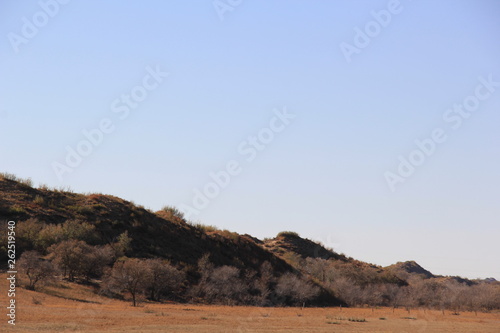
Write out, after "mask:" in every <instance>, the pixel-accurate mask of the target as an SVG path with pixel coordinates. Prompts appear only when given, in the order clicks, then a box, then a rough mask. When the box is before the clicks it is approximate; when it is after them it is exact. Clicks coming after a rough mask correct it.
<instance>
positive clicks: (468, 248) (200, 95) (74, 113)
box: [0, 0, 500, 280]
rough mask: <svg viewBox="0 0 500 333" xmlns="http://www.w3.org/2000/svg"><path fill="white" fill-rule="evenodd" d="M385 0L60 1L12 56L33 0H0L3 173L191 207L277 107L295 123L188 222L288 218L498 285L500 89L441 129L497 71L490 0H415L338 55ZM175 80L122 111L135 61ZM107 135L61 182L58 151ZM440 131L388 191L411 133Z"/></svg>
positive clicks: (348, 248)
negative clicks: (356, 49)
mask: <svg viewBox="0 0 500 333" xmlns="http://www.w3.org/2000/svg"><path fill="white" fill-rule="evenodd" d="M388 2H389V1H317V2H312V1H305V0H303V1H266V2H263V1H262V2H252V1H243V2H242V3H241V5H239V6H237V7H236V8H234V10H233V11H231V12H226V13H225V15H224V20H223V21H221V20H220V19H219V17H218V15H217V12H216V10H215V9H214V7H213V5H212V2H211V1H142V2H139V1H118V0H115V1H106V2H102V1H71V2H69V3H68V4H66V5H62V6H61V8H60V9H59V12H58V13H57V14H56V15H55V16H54V17H53V18H50V20H49V22H48V24H47V25H46V26H44V27H42V28H40V31H39V32H38V34H37V35H36V36H35V37H34V38H32V39H30V40H29V42H28V43H27V44H25V45H20V46H19V52H18V53H15V52H14V50H13V48H12V46H11V43H10V42H9V38H8V35H9V33H11V32H13V33H16V34H20V33H21V28H22V25H23V21H22V18H23V17H26V18H28V19H31V18H32V16H33V15H34V14H35V13H37V12H39V11H40V10H41V7H40V5H39V4H38V2H37V1H22V2H18V1H13V0H3V1H1V2H0V35H1V37H2V38H1V39H0V55H1V58H0V59H1V62H0V77H1V80H0V140H1V145H0V171H4V172H11V173H15V174H17V175H18V176H21V177H31V178H32V179H33V180H34V181H35V183H37V184H38V183H45V184H48V185H50V186H61V185H62V186H70V187H71V188H72V189H73V190H74V191H77V192H103V193H107V194H113V195H116V196H119V197H122V198H124V199H127V200H133V201H134V202H136V203H138V204H142V205H144V206H146V207H149V208H151V209H153V210H158V209H160V208H161V207H162V206H163V205H165V204H170V205H180V204H182V203H184V204H190V203H191V200H192V198H193V189H195V188H202V187H203V186H204V185H205V184H206V183H207V182H209V181H210V178H209V173H210V172H211V171H217V170H221V169H222V168H223V167H224V166H225V164H226V163H227V162H228V161H229V160H232V159H235V160H238V161H244V159H243V158H242V157H241V156H240V155H239V154H238V152H237V147H238V145H239V144H240V143H241V142H242V141H243V140H245V139H246V138H247V136H249V135H254V134H256V133H258V132H259V130H261V129H262V128H263V127H265V126H267V124H268V122H269V120H270V119H271V117H272V116H273V109H276V108H277V109H281V108H283V107H286V108H287V110H288V111H289V112H291V113H293V114H295V115H296V118H295V119H294V121H293V122H292V124H290V125H289V126H288V127H287V128H286V130H285V131H283V132H282V133H279V134H277V135H276V137H275V140H274V141H272V142H271V143H270V144H269V145H268V146H267V147H266V149H265V150H264V151H263V152H261V153H259V155H258V157H257V158H256V159H255V160H254V161H253V162H251V163H242V166H243V169H244V170H243V172H242V173H241V174H240V175H238V176H236V177H234V178H233V179H232V180H231V183H230V185H229V186H228V187H227V188H225V189H224V190H223V191H222V193H221V194H220V195H219V196H218V197H217V198H215V199H214V200H212V201H211V202H210V205H209V207H208V208H207V209H205V210H203V211H202V212H201V213H200V214H199V216H196V217H194V218H193V219H194V220H199V221H201V222H202V223H205V224H213V225H216V226H218V227H221V228H227V229H230V230H233V231H237V232H239V233H249V234H252V235H255V236H257V237H260V238H263V237H272V236H274V235H275V234H276V233H278V232H279V231H282V230H295V231H297V232H299V233H300V234H301V235H302V236H304V237H307V238H311V239H315V240H320V241H322V242H323V243H325V244H326V245H328V246H332V247H334V249H335V250H337V251H339V252H345V253H346V254H347V255H349V256H352V257H355V258H357V259H361V260H365V261H369V262H373V263H375V264H380V265H389V264H391V263H394V262H396V261H403V260H416V261H417V262H419V263H420V264H421V265H422V266H424V267H425V268H427V269H429V270H431V271H432V272H434V273H436V274H450V275H462V276H466V277H470V278H475V277H483V278H484V277H490V276H493V277H495V278H497V279H499V280H500V260H499V259H500V257H499V254H500V242H499V241H498V239H499V238H500V223H499V222H500V221H499V218H500V204H499V198H500V175H499V172H498V170H500V159H499V158H498V153H499V147H500V131H499V130H498V128H499V122H500V114H499V111H500V88H499V89H498V90H497V91H496V92H494V93H493V94H492V95H491V97H490V98H488V99H487V100H485V101H483V102H481V104H480V107H479V108H478V110H477V111H476V112H475V113H474V114H473V115H472V116H471V117H470V118H469V119H466V120H465V121H464V123H463V125H462V126H461V127H460V129H458V130H456V131H453V130H451V129H450V128H449V126H448V125H447V124H446V123H445V122H444V121H443V119H442V116H443V114H444V112H445V111H446V110H447V109H448V108H450V107H452V106H453V104H455V103H461V102H462V101H463V100H464V98H466V97H467V96H469V95H471V94H473V93H474V89H475V87H476V86H477V85H478V84H479V81H478V77H480V76H482V77H485V78H486V77H488V75H490V74H491V75H492V76H493V78H494V79H495V81H500V61H499V60H500V43H499V41H500V20H499V18H500V3H499V2H498V1H472V0H470V1H451V0H448V1H424V0H419V1H409V0H402V1H401V7H402V8H403V11H402V12H401V13H400V14H397V15H394V16H393V17H392V20H391V22H390V24H389V25H388V26H387V27H384V28H382V30H381V32H380V34H379V35H378V36H376V37H374V38H373V39H372V40H371V42H370V44H369V45H368V46H367V47H366V48H364V49H362V50H361V52H360V53H359V54H356V55H354V56H353V57H352V62H350V63H348V62H347V61H346V59H345V58H344V55H343V54H342V52H341V50H340V47H339V45H340V44H341V43H342V42H346V43H350V44H352V43H353V38H354V34H355V33H354V28H355V27H360V28H363V27H364V26H365V24H366V23H367V22H369V21H371V20H373V18H372V16H371V15H370V12H371V11H372V10H376V11H379V10H381V9H385V8H387V4H388ZM157 65H158V66H160V68H161V69H162V70H164V71H166V72H169V74H170V75H169V77H168V78H167V79H165V81H164V82H163V83H162V84H161V85H160V86H159V87H158V88H157V89H156V90H154V91H152V92H150V93H149V95H148V97H147V98H146V99H145V101H143V102H142V103H140V105H139V107H138V108H137V109H135V110H133V111H132V112H131V114H130V116H129V117H128V118H126V119H125V120H123V121H120V120H118V118H117V116H116V114H113V113H112V112H111V108H110V105H111V103H112V101H113V100H115V99H116V98H119V97H120V95H121V94H124V93H129V92H130V89H131V88H132V87H134V86H136V85H138V84H141V82H142V78H143V77H144V75H145V74H146V70H145V68H146V67H147V66H150V67H153V68H154V67H155V66H157ZM106 117H109V118H112V119H113V120H114V121H115V125H116V128H115V131H114V132H113V133H112V134H110V135H107V136H106V137H105V139H104V141H103V143H102V144H101V145H99V146H98V147H96V148H95V149H94V151H93V153H92V154H91V155H90V156H88V157H86V158H85V159H84V161H83V163H82V164H81V166H79V167H78V168H76V169H75V170H74V172H73V173H72V174H68V175H66V176H65V177H64V180H63V181H62V182H60V181H59V180H58V179H57V177H56V175H55V173H54V172H53V170H52V167H51V163H52V162H53V161H61V162H62V161H63V160H64V158H65V154H66V151H65V147H66V146H67V145H69V146H73V147H74V146H75V145H76V144H77V143H78V142H79V141H80V140H82V139H83V136H82V134H81V131H82V130H83V129H90V128H94V127H96V126H97V124H98V123H99V121H100V120H101V119H103V118H106ZM437 127H442V128H445V129H447V134H448V140H447V141H446V142H444V143H443V144H440V145H439V146H438V147H437V149H436V152H435V153H434V154H433V155H432V156H430V157H429V158H428V159H427V160H426V161H425V163H424V164H423V165H421V166H419V167H418V168H417V170H416V171H415V173H414V174H413V175H412V176H411V177H409V178H408V180H407V181H406V182H405V183H404V184H399V185H398V186H397V190H396V192H394V193H393V192H391V191H390V190H389V187H388V186H387V184H386V182H385V179H384V173H385V172H386V171H393V172H394V171H395V170H396V168H397V166H398V156H399V155H403V156H407V155H408V154H409V153H410V152H411V151H412V150H413V149H415V144H414V140H416V139H424V138H427V137H429V136H430V133H431V132H432V130H433V129H434V128H437Z"/></svg>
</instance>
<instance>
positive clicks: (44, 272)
mask: <svg viewBox="0 0 500 333" xmlns="http://www.w3.org/2000/svg"><path fill="white" fill-rule="evenodd" d="M19 269H20V271H21V273H24V275H26V276H27V277H28V285H27V286H26V289H29V290H35V288H36V286H37V285H39V284H42V283H46V282H47V281H50V280H52V279H53V278H54V275H55V274H56V270H55V269H54V266H53V265H52V263H51V262H50V261H47V260H43V259H41V257H40V253H38V252H37V251H27V252H24V253H23V254H22V255H21V258H20V259H19Z"/></svg>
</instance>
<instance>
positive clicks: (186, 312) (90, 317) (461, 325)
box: [0, 274, 500, 333]
mask: <svg viewBox="0 0 500 333" xmlns="http://www.w3.org/2000/svg"><path fill="white" fill-rule="evenodd" d="M0 276H1V278H2V280H3V281H5V274H1V275H0ZM2 285H3V286H5V285H6V284H5V283H2ZM2 290H3V291H2V294H1V296H0V301H1V303H2V308H3V309H4V310H3V311H4V312H5V311H6V310H5V306H4V304H6V301H7V295H6V292H5V288H2ZM46 291H47V292H48V293H50V295H49V294H44V293H39V292H33V291H28V290H25V289H23V288H18V289H17V293H16V301H17V309H16V310H17V313H16V326H15V327H13V326H11V325H8V324H7V318H6V316H5V314H3V315H2V317H3V318H4V319H2V323H1V324H0V331H1V332H10V331H12V332H108V331H109V332H200V333H201V332H203V333H207V332H218V333H219V332H436V333H438V332H439V333H445V332H450V333H451V332H467V333H470V332H478V333H479V332H480V333H488V332H491V333H493V332H500V313H498V312H496V313H478V315H477V316H476V315H475V314H474V313H470V312H462V313H460V315H452V314H451V313H450V312H448V311H446V313H445V315H443V314H442V313H441V312H439V311H425V312H424V311H423V310H413V311H412V312H411V314H408V312H406V311H405V310H403V309H396V311H395V312H394V313H393V312H392V309H387V308H382V309H374V310H372V309H339V308H305V309H304V310H302V309H300V308H258V307H230V306H204V305H193V304H158V303H154V304H153V303H147V302H143V303H141V304H140V306H139V307H135V308H134V307H132V306H131V305H130V303H129V302H125V301H119V300H110V299H108V298H105V297H101V296H98V295H96V294H94V293H93V291H92V288H91V287H86V286H81V285H76V284H69V283H62V284H61V285H60V286H58V287H57V288H56V287H50V288H47V289H46ZM357 319H364V320H366V321H365V322H356V321H353V320H357Z"/></svg>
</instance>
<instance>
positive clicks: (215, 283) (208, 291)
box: [200, 266, 247, 305]
mask: <svg viewBox="0 0 500 333" xmlns="http://www.w3.org/2000/svg"><path fill="white" fill-rule="evenodd" d="M239 276H240V270H239V269H237V268H236V267H233V266H221V267H217V268H215V269H213V270H212V271H211V273H210V275H209V276H208V279H207V281H206V282H205V283H204V284H203V285H202V287H201V290H200V291H201V294H202V295H203V296H204V297H206V298H207V299H208V300H209V301H212V302H222V303H224V304H228V305H229V304H231V305H232V304H237V303H239V302H241V300H242V299H243V296H244V294H245V293H246V289H247V288H246V286H245V284H244V283H243V281H242V280H241V279H240V277H239Z"/></svg>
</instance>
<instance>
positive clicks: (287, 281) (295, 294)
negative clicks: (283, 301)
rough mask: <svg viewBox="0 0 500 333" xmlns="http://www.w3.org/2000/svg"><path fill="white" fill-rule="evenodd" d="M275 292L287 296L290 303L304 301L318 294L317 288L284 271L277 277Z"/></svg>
mask: <svg viewBox="0 0 500 333" xmlns="http://www.w3.org/2000/svg"><path fill="white" fill-rule="evenodd" d="M276 294H277V295H278V296H281V297H285V298H288V299H289V300H290V301H291V302H292V303H299V304H301V303H304V302H306V301H308V300H310V299H312V298H314V297H316V296H317V295H318V294H319V288H318V287H316V286H313V285H311V284H310V283H308V282H306V281H304V280H303V279H301V278H299V277H298V276H296V275H294V274H292V273H285V274H283V275H282V276H281V277H280V278H279V279H278V284H277V285H276Z"/></svg>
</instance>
